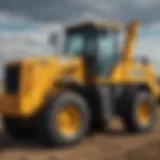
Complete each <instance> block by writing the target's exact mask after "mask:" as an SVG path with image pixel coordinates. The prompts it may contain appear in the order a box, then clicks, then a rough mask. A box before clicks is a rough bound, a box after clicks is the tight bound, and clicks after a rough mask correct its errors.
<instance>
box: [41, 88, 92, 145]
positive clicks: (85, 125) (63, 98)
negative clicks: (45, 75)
mask: <svg viewBox="0 0 160 160" xmlns="http://www.w3.org/2000/svg"><path fill="white" fill-rule="evenodd" d="M66 106H74V107H73V108H74V110H76V111H77V113H78V117H79V122H78V124H79V126H78V129H77V130H76V132H75V133H74V134H73V135H65V134H66V133H62V131H61V129H60V128H61V125H59V124H58V123H57V117H58V115H60V113H61V111H62V110H63V109H65V107H66ZM68 113H69V112H68ZM68 113H66V114H68ZM74 122H75V123H76V119H75V120H73V119H72V120H71V124H72V123H74ZM65 123H66V121H65ZM63 124H64V123H63ZM72 125H73V124H72ZM64 126H65V125H64ZM89 126H90V111H89V107H88V104H87V101H86V100H85V99H84V98H83V97H82V96H80V95H79V94H78V93H75V92H72V91H67V92H63V93H62V94H61V95H59V96H58V97H57V98H55V100H52V102H51V103H50V104H49V106H47V107H46V108H44V110H43V111H42V112H41V113H40V115H39V118H38V133H39V136H40V139H41V140H42V141H43V142H44V143H45V144H47V145H51V146H52V145H56V146H69V145H73V144H77V143H80V141H81V140H82V139H83V138H84V137H85V135H86V134H87V132H88V130H89ZM67 130H68V129H66V130H64V132H65V131H67Z"/></svg>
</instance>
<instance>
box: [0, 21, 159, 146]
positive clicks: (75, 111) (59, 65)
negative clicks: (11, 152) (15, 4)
mask: <svg viewBox="0 0 160 160" xmlns="http://www.w3.org/2000/svg"><path fill="white" fill-rule="evenodd" d="M138 26H139V22H138V21H133V22H131V23H129V24H128V25H127V27H126V41H125V43H124V50H122V51H121V52H119V51H118V35H119V32H120V30H121V29H120V27H119V26H118V25H117V24H115V23H107V24H106V23H104V22H94V21H89V22H83V23H80V24H76V25H71V26H67V27H66V28H65V35H66V38H65V45H64V46H65V47H64V48H65V51H64V54H63V55H61V56H59V55H53V56H48V57H47V56H46V57H39V58H33V57H31V58H26V59H24V60H17V61H13V62H11V61H10V62H8V63H7V64H6V65H5V70H4V76H5V79H4V89H5V91H4V94H3V95H1V97H0V113H1V115H2V117H3V123H4V127H5V130H6V132H7V133H8V134H10V135H11V136H12V137H16V138H27V137H29V136H34V135H36V136H37V137H40V139H41V140H42V141H44V142H47V144H57V145H71V144H76V143H79V142H81V140H82V139H83V138H84V137H85V135H87V133H88V132H89V131H93V130H95V131H98V130H99V131H103V130H104V129H105V127H107V124H108V122H109V121H110V120H111V119H112V118H113V117H114V116H115V115H118V116H120V117H121V118H122V119H123V121H124V124H125V126H126V128H127V129H128V131H132V132H144V131H149V130H151V129H152V127H153V126H154V125H155V120H156V114H155V113H156V99H157V97H158V94H159V93H158V91H157V78H156V74H155V71H154V67H153V66H152V65H150V64H149V63H136V62H135V61H134V57H133V55H134V47H135V46H134V44H135V42H136V34H137V29H138ZM22 54H23V53H22Z"/></svg>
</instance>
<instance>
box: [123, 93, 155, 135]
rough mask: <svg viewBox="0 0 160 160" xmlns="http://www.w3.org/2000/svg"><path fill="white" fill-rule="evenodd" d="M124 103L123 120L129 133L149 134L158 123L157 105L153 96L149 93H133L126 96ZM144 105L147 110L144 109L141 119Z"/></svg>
mask: <svg viewBox="0 0 160 160" xmlns="http://www.w3.org/2000/svg"><path fill="white" fill-rule="evenodd" d="M124 101H125V102H124V104H123V105H125V106H124V108H125V112H124V114H123V117H122V118H123V120H124V123H125V126H126V128H127V130H128V131H129V132H148V131H150V130H152V128H153V127H154V125H155V121H156V104H155V102H154V100H153V98H152V96H151V95H150V94H149V93H148V92H141V91H138V92H132V93H131V94H129V95H128V96H126V98H125V99H124ZM143 103H144V104H145V105H146V106H145V108H146V107H147V109H144V115H142V116H141V118H140V113H141V112H142V111H140V109H141V110H142V104H143ZM140 107H141V108H140ZM145 110H147V111H145ZM147 112H148V113H147ZM147 117H148V118H147Z"/></svg>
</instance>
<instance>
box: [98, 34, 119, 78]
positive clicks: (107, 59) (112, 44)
mask: <svg viewBox="0 0 160 160" xmlns="http://www.w3.org/2000/svg"><path fill="white" fill-rule="evenodd" d="M117 42H118V37H117V33H116V32H115V31H108V32H107V31H100V32H99V33H98V37H97V60H96V63H97V64H96V76H108V75H109V74H110V73H111V71H112V68H113V67H114V66H115V64H116V63H117V60H118V59H119V53H118V43H117Z"/></svg>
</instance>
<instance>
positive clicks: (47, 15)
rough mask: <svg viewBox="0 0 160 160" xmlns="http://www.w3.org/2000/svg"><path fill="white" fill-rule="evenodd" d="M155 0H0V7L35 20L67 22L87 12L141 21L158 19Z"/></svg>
mask: <svg viewBox="0 0 160 160" xmlns="http://www.w3.org/2000/svg"><path fill="white" fill-rule="evenodd" d="M159 8H160V1H158V0H152V1H150V0H140V1H139V0H134V1H128V0H98V1H97V0H81V1H76V0H67V1H64V0H54V1H53V0H45V1H44V0H27V1H26V0H14V1H10V0H1V1H0V10H2V11H8V12H10V13H12V14H18V15H22V16H25V17H29V18H31V19H33V20H36V21H45V22H47V21H54V22H68V21H74V20H76V19H77V18H78V19H79V18H80V17H81V16H84V15H85V14H86V15H87V14H88V13H90V14H93V13H94V15H95V16H96V17H101V18H104V19H106V20H108V19H118V20H122V21H128V20H130V19H132V18H139V19H141V20H142V21H143V22H144V23H152V22H155V21H159V20H160V17H159V14H160V10H159Z"/></svg>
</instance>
